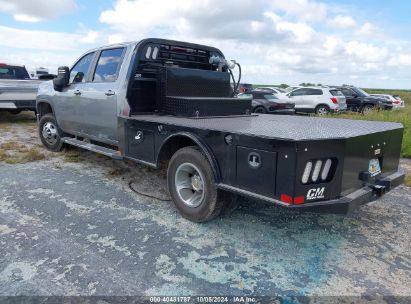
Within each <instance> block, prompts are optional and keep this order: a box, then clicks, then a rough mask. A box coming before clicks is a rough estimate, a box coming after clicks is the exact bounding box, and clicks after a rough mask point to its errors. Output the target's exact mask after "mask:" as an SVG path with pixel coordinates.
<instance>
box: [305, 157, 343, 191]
mask: <svg viewBox="0 0 411 304" xmlns="http://www.w3.org/2000/svg"><path fill="white" fill-rule="evenodd" d="M336 167H337V159H335V158H326V159H317V160H309V161H307V163H306V164H305V167H304V171H303V174H302V176H301V183H302V184H304V185H306V184H315V183H321V182H326V181H329V180H331V179H332V178H333V176H334V172H335V169H336Z"/></svg>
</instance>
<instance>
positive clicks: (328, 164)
mask: <svg viewBox="0 0 411 304" xmlns="http://www.w3.org/2000/svg"><path fill="white" fill-rule="evenodd" d="M332 163H333V162H332V161H331V159H327V160H326V162H325V164H324V168H323V171H322V172H321V180H323V181H324V180H326V179H327V177H328V174H329V173H330V169H331V165H332Z"/></svg>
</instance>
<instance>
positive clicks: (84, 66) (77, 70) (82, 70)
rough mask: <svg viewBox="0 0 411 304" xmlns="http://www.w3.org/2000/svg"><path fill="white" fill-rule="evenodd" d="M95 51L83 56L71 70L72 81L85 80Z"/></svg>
mask: <svg viewBox="0 0 411 304" xmlns="http://www.w3.org/2000/svg"><path fill="white" fill-rule="evenodd" d="M93 56H94V53H90V54H87V55H85V56H84V57H83V58H81V59H80V60H79V61H78V62H77V63H76V65H75V66H74V67H73V68H72V69H71V72H70V83H79V82H85V81H86V77H87V72H88V70H89V68H90V64H91V62H92V60H93Z"/></svg>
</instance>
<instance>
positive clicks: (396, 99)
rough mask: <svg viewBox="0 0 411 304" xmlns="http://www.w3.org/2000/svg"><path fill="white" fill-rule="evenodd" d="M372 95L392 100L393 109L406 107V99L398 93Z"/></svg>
mask: <svg viewBox="0 0 411 304" xmlns="http://www.w3.org/2000/svg"><path fill="white" fill-rule="evenodd" d="M371 96H376V97H382V98H384V99H385V100H388V101H391V102H392V108H393V109H402V108H404V106H405V104H404V101H403V100H402V99H401V97H400V96H398V95H389V94H371Z"/></svg>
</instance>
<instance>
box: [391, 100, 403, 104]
mask: <svg viewBox="0 0 411 304" xmlns="http://www.w3.org/2000/svg"><path fill="white" fill-rule="evenodd" d="M392 103H393V104H400V103H401V101H399V100H395V101H393V102H392Z"/></svg>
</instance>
